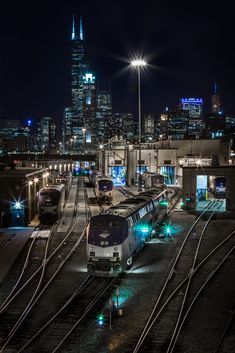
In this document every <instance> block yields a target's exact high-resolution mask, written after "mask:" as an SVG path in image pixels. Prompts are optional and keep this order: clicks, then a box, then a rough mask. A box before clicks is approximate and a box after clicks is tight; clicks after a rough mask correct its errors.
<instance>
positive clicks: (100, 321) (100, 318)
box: [97, 314, 105, 327]
mask: <svg viewBox="0 0 235 353" xmlns="http://www.w3.org/2000/svg"><path fill="white" fill-rule="evenodd" d="M104 321H105V320H104V315H103V314H99V315H98V316H97V324H98V326H99V327H103V326H104Z"/></svg>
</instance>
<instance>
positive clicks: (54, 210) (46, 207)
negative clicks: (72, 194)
mask: <svg viewBox="0 0 235 353" xmlns="http://www.w3.org/2000/svg"><path fill="white" fill-rule="evenodd" d="M65 196H66V188H65V185H63V184H57V185H56V184H52V185H48V186H45V187H44V188H42V189H41V190H39V192H38V194H37V201H38V205H39V219H40V221H41V222H45V223H53V222H55V221H56V220H57V219H58V218H59V217H60V216H61V213H62V210H63V207H64V204H65Z"/></svg>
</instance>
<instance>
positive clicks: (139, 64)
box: [131, 59, 147, 191]
mask: <svg viewBox="0 0 235 353" xmlns="http://www.w3.org/2000/svg"><path fill="white" fill-rule="evenodd" d="M131 65H132V66H134V67H135V68H137V74H138V115H139V180H138V182H139V191H141V190H142V180H141V179H142V178H141V96H140V69H141V67H143V66H145V65H147V63H146V61H144V60H142V59H139V60H133V61H132V62H131Z"/></svg>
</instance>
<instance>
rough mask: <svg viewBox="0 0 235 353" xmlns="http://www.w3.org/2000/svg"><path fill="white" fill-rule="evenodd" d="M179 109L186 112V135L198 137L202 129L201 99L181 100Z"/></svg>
mask: <svg viewBox="0 0 235 353" xmlns="http://www.w3.org/2000/svg"><path fill="white" fill-rule="evenodd" d="M180 109H183V110H186V111H188V114H189V121H188V134H189V135H195V136H199V135H200V134H201V133H202V129H203V99H202V98H181V100H180Z"/></svg>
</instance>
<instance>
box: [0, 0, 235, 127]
mask: <svg viewBox="0 0 235 353" xmlns="http://www.w3.org/2000/svg"><path fill="white" fill-rule="evenodd" d="M147 3H149V6H147V4H146V8H144V9H142V8H141V9H138V8H136V7H134V6H133V3H132V4H131V2H128V3H127V4H126V6H124V4H123V5H122V4H121V3H120V4H119V5H120V6H119V7H118V6H117V5H115V4H109V3H108V2H107V1H101V2H100V3H99V6H98V5H97V4H95V2H94V1H88V3H87V4H86V5H85V4H82V3H81V4H79V3H78V5H76V6H75V2H72V1H71V2H70V3H69V5H68V6H66V7H65V10H64V11H62V9H61V8H59V7H58V8H57V9H56V10H57V11H55V13H53V10H55V6H53V5H52V4H50V6H48V7H47V8H41V9H38V11H36V12H34V13H33V12H32V11H33V9H32V8H31V7H30V5H27V6H26V3H24V4H23V5H22V6H20V7H14V8H13V9H10V8H8V7H7V5H5V8H4V9H3V11H2V14H1V17H2V26H3V29H4V30H3V31H2V34H1V36H0V38H1V44H2V45H1V47H2V48H3V52H2V55H1V61H0V66H1V68H0V69H1V78H2V85H1V100H0V116H2V117H12V118H21V119H22V118H28V117H32V118H34V117H35V118H38V117H42V116H52V117H53V118H54V119H55V120H56V121H57V123H59V124H60V123H61V121H62V116H63V109H64V107H66V106H69V105H70V104H71V97H70V82H71V76H70V39H71V30H72V16H73V15H75V16H76V23H77V26H78V25H79V17H80V15H81V16H82V17H83V19H84V20H83V26H84V42H85V45H86V51H87V53H88V57H89V59H90V61H91V63H92V67H94V69H95V70H94V73H95V75H96V77H97V82H99V83H100V85H104V86H106V87H107V85H109V84H111V89H112V95H113V111H114V112H133V113H134V114H135V113H136V106H137V94H136V93H137V90H136V88H137V87H136V86H137V82H136V81H137V80H136V73H134V72H133V71H132V70H131V69H130V67H128V60H129V58H130V57H131V56H133V55H134V52H135V51H136V50H141V51H143V54H146V57H147V59H148V60H149V62H150V65H149V68H148V70H147V71H146V73H145V74H144V75H142V76H143V77H142V82H141V83H142V96H143V106H142V110H143V112H153V113H156V114H157V115H158V116H159V115H160V112H162V111H163V110H164V108H165V106H169V107H170V108H174V107H175V106H176V105H177V104H178V101H179V99H180V98H181V97H203V99H204V102H205V111H209V107H210V96H211V94H212V92H213V85H214V82H215V81H216V82H217V84H218V94H219V95H220V96H221V108H222V110H224V111H225V112H226V113H227V114H233V113H234V112H235V103H234V102H233V99H232V97H233V94H234V88H233V77H234V68H233V67H232V57H233V55H234V49H233V48H231V47H229V43H230V40H231V38H232V31H231V32H230V31H229V29H230V26H231V24H230V23H229V18H228V17H227V18H225V14H226V15H228V16H229V9H228V8H227V9H222V10H220V11H218V9H217V8H215V7H213V8H210V7H209V4H208V5H207V7H205V6H204V7H200V3H199V4H198V5H197V7H195V9H194V8H193V9H189V8H188V7H184V6H183V3H182V5H179V4H178V6H176V5H174V6H172V7H170V8H169V9H167V6H166V5H156V4H154V3H153V2H147ZM91 5H92V6H91ZM199 10H200V11H199ZM189 15H190V16H189ZM10 17H11V21H9V22H8V19H10ZM212 23H214V24H216V23H217V24H220V25H219V26H215V25H214V26H212ZM196 24H197V26H195V25H196ZM189 25H190V26H189ZM136 28H140V30H139V31H137V30H136ZM186 29H187V30H186ZM225 49H227V51H226V50H225ZM232 50H233V52H232ZM15 53H17V56H14V55H16V54H15ZM13 54H14V55H13ZM16 59H17V60H16Z"/></svg>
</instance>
